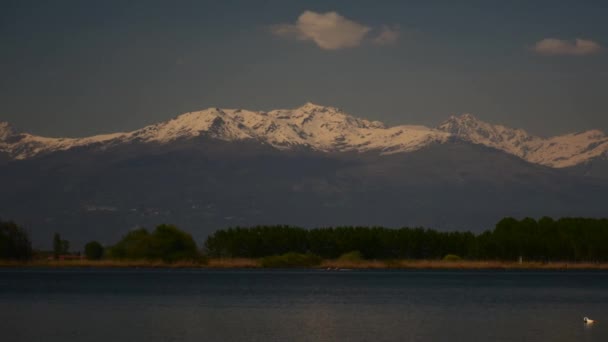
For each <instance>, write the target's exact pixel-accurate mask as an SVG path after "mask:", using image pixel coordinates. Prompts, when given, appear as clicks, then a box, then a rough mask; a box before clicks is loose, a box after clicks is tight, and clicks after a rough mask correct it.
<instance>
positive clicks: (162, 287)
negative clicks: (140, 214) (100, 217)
mask: <svg viewBox="0 0 608 342" xmlns="http://www.w3.org/2000/svg"><path fill="white" fill-rule="evenodd" d="M583 316H589V317H590V318H593V319H596V320H597V323H596V324H595V325H593V326H585V325H584V324H583ZM0 332H1V336H2V337H1V340H2V341H7V342H8V341H46V342H55V341H62V342H64V341H104V342H107V341H145V342H155V341H608V273H606V272H598V271H596V272H593V271H588V272H580V271H576V272H575V271H567V272H563V271H562V272H557V271H556V272H553V271H551V272H548V271H542V272H541V271H523V272H522V271H317V270H302V271H291V270H276V271H267V270H198V269H196V270H175V269H158V270H149V269H59V270H56V269H0Z"/></svg>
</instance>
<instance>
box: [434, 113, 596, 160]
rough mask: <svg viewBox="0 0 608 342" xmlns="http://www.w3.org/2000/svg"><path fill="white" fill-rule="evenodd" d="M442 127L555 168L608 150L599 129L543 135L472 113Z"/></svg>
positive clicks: (456, 118) (462, 137) (590, 157)
mask: <svg viewBox="0 0 608 342" xmlns="http://www.w3.org/2000/svg"><path fill="white" fill-rule="evenodd" d="M438 128H439V129H440V130H441V131H444V132H447V133H450V134H453V135H454V136H456V137H457V138H459V139H462V140H465V141H469V142H472V143H475V144H481V145H485V146H488V147H493V148H496V149H499V150H502V151H505V152H507V153H510V154H513V155H516V156H518V157H520V158H522V159H525V160H527V161H529V162H531V163H535V164H541V165H545V166H550V167H555V168H562V167H568V166H574V165H578V164H580V163H583V162H586V161H588V160H591V159H594V158H597V157H601V156H603V155H606V154H607V153H608V136H606V135H605V134H604V133H602V132H601V131H598V130H591V131H586V132H581V133H572V134H566V135H561V136H556V137H551V138H541V137H538V136H534V135H530V134H528V133H527V132H526V131H524V130H522V129H512V128H508V127H505V126H502V125H492V124H489V123H486V122H483V121H480V120H478V119H476V118H475V117H474V116H473V115H471V114H464V115H462V116H459V117H457V116H452V117H450V118H449V119H448V120H447V121H445V122H444V123H443V124H441V125H440V126H439V127H438Z"/></svg>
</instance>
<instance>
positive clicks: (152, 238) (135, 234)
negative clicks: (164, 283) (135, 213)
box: [109, 224, 200, 262]
mask: <svg viewBox="0 0 608 342" xmlns="http://www.w3.org/2000/svg"><path fill="white" fill-rule="evenodd" d="M109 254H110V257H112V258H118V259H148V260H163V261H167V262H174V261H178V260H198V259H199V258H200V253H199V251H198V248H197V246H196V243H195V242H194V239H192V236H191V235H190V234H188V233H186V232H184V231H182V230H180V229H179V228H177V227H175V226H171V225H165V224H163V225H160V226H158V227H156V229H155V230H154V232H152V233H150V232H148V231H147V230H146V229H144V228H141V229H137V230H134V231H132V232H129V233H128V234H127V235H125V236H124V237H123V238H122V239H121V240H120V241H119V242H118V243H117V244H116V245H114V246H113V247H111V248H110V249H109Z"/></svg>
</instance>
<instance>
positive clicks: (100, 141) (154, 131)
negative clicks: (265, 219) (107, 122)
mask: <svg viewBox="0 0 608 342" xmlns="http://www.w3.org/2000/svg"><path fill="white" fill-rule="evenodd" d="M199 136H204V137H209V138H213V139H219V140H225V141H239V140H255V141H260V142H263V143H266V144H269V145H271V146H273V147H275V148H277V149H282V150H286V149H291V148H293V147H294V146H304V147H308V148H311V149H314V150H317V151H325V152H331V151H336V152H340V151H358V152H366V151H377V152H378V153H381V154H392V153H398V152H410V151H415V150H418V149H421V148H423V147H425V146H427V145H429V144H432V143H445V142H447V141H449V140H450V139H451V138H456V139H460V140H464V141H467V142H471V143H474V144H481V145H485V146H488V147H492V148H495V149H498V150H502V151H504V152H507V153H510V154H513V155H516V156H518V157H520V158H522V159H525V160H527V161H529V162H532V163H536V164H542V165H546V166H550V167H567V166H573V165H577V164H579V163H582V162H585V161H587V160H591V159H593V158H597V157H600V156H604V155H608V137H607V136H606V135H605V134H604V133H602V132H601V131H598V130H592V131H587V132H581V133H573V134H566V135H562V136H557V137H552V138H548V139H545V138H541V137H537V136H534V135H531V134H528V133H527V132H526V131H524V130H521V129H512V128H508V127H505V126H502V125H494V124H490V123H487V122H484V121H481V120H479V119H477V118H476V117H475V116H473V115H472V114H463V115H460V116H456V115H452V116H451V117H450V118H448V120H446V121H445V122H443V123H442V124H440V125H439V126H438V127H437V128H436V129H433V128H428V127H424V126H411V125H401V126H393V127H386V126H385V125H384V124H383V123H381V122H379V121H369V120H365V119H361V118H356V117H353V116H351V115H349V114H348V113H345V112H344V111H342V110H341V109H339V108H336V107H327V106H321V105H317V104H313V103H310V102H308V103H306V104H304V105H303V106H301V107H298V108H295V109H277V110H272V111H269V112H262V111H249V110H245V109H220V108H208V109H205V110H201V111H194V112H188V113H184V114H181V115H178V116H176V117H174V118H173V119H170V120H168V121H165V122H160V123H157V124H153V125H149V126H146V127H144V128H142V129H139V130H136V131H132V132H128V133H115V134H106V135H97V136H92V137H87V138H76V139H72V138H45V137H38V136H34V135H31V134H25V133H23V134H17V133H16V132H15V131H14V130H13V129H12V128H11V126H10V125H9V124H8V123H5V122H0V151H3V152H6V153H8V154H9V155H11V156H12V157H13V158H15V159H26V158H29V157H33V156H36V155H40V154H44V153H49V152H54V151H61V150H67V149H70V148H73V147H77V146H93V147H95V148H100V149H104V148H107V147H108V146H115V145H120V144H125V143H130V142H139V143H159V144H167V143H171V142H172V141H178V140H185V139H192V138H196V137H199ZM8 138H10V139H8Z"/></svg>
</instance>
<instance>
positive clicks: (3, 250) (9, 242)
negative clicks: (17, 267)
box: [0, 221, 32, 260]
mask: <svg viewBox="0 0 608 342" xmlns="http://www.w3.org/2000/svg"><path fill="white" fill-rule="evenodd" d="M31 257H32V242H31V241H30V238H29V235H28V233H27V232H26V231H25V229H23V228H22V227H20V226H18V225H17V224H16V223H14V222H3V221H0V259H15V260H28V259H30V258H31Z"/></svg>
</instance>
